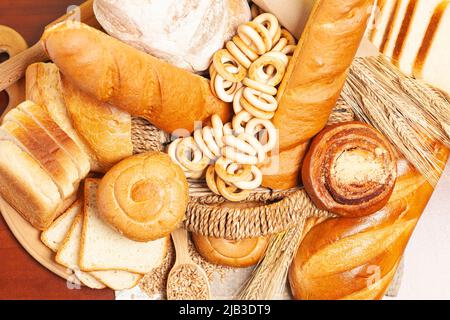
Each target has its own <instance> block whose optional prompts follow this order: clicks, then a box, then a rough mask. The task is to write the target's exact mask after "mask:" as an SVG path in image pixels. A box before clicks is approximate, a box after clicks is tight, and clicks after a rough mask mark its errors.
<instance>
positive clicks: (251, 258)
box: [192, 233, 269, 268]
mask: <svg viewBox="0 0 450 320" xmlns="http://www.w3.org/2000/svg"><path fill="white" fill-rule="evenodd" d="M192 240H193V241H194V244H195V247H196V248H197V251H198V252H199V253H200V255H201V256H202V257H203V258H204V259H205V260H207V261H208V262H211V263H214V264H219V265H224V266H228V267H234V268H245V267H250V266H253V265H255V264H257V263H258V262H259V260H260V259H261V257H262V256H263V254H264V252H265V251H266V248H267V245H268V243H269V241H268V238H267V237H260V238H252V239H244V240H238V241H232V240H225V239H217V238H210V237H205V236H201V235H199V234H195V233H193V234H192Z"/></svg>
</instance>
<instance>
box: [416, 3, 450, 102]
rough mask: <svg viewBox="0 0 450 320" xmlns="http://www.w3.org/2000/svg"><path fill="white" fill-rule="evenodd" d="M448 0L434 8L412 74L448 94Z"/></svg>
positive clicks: (449, 30) (449, 33)
mask: <svg viewBox="0 0 450 320" xmlns="http://www.w3.org/2000/svg"><path fill="white" fill-rule="evenodd" d="M449 49H450V1H443V2H442V3H441V4H440V5H439V6H438V7H437V9H436V10H435V12H434V14H433V16H432V18H431V21H430V25H429V27H428V30H427V32H426V34H425V37H424V42H423V44H422V46H421V48H420V50H419V53H418V55H417V59H416V61H415V65H414V76H416V77H417V78H420V79H424V80H425V81H427V82H428V83H430V84H431V85H433V86H435V87H437V88H439V89H441V90H444V91H445V92H447V94H448V95H450V73H449V70H450V58H449Z"/></svg>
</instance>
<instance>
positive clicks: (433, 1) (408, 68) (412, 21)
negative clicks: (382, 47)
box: [392, 0, 450, 75]
mask: <svg viewBox="0 0 450 320" xmlns="http://www.w3.org/2000/svg"><path fill="white" fill-rule="evenodd" d="M440 3H442V0H417V1H412V2H411V5H409V6H408V10H407V11H406V13H405V18H404V19H403V25H402V28H401V29H400V33H399V35H398V37H397V42H396V44H395V48H394V51H393V53H392V60H393V62H394V63H395V65H397V66H398V67H399V68H400V70H402V71H403V72H404V73H405V74H407V75H412V74H413V67H414V63H415V61H416V57H417V54H418V53H419V49H420V47H421V46H422V43H423V41H424V37H425V33H426V31H427V29H428V26H429V25H430V21H431V17H432V16H433V14H434V12H435V11H436V8H437V6H438V5H439V4H440ZM447 32H450V30H449V29H447Z"/></svg>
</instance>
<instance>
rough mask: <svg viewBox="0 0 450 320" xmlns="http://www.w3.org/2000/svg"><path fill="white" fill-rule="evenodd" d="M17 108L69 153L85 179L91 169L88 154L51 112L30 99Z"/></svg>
mask: <svg viewBox="0 0 450 320" xmlns="http://www.w3.org/2000/svg"><path fill="white" fill-rule="evenodd" d="M17 108H18V109H19V110H21V111H22V112H24V113H26V114H27V115H28V116H29V117H31V118H32V119H33V120H34V121H35V122H36V123H37V124H38V125H39V126H40V127H41V128H42V130H44V131H45V132H46V133H47V134H48V135H49V136H50V137H51V138H52V139H53V141H55V143H56V144H57V145H58V146H59V147H60V148H61V149H62V150H64V151H65V152H66V153H67V155H68V156H69V157H70V159H71V160H72V162H73V163H74V165H75V166H76V167H77V169H78V173H79V176H80V177H81V179H84V178H85V177H86V176H87V174H88V173H89V171H90V164H89V157H88V155H87V154H86V153H85V152H84V151H83V150H82V149H80V148H79V147H78V145H77V144H76V143H75V142H74V141H73V140H72V139H71V138H70V136H69V135H67V134H66V133H65V132H64V130H62V129H61V127H59V126H58V124H57V123H56V122H55V121H53V119H52V118H51V117H50V115H49V113H48V112H47V111H46V110H45V109H44V108H43V107H41V106H39V105H37V104H35V103H32V102H29V101H28V102H24V103H21V104H20V105H19V106H18V107H17Z"/></svg>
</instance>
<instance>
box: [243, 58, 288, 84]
mask: <svg viewBox="0 0 450 320" xmlns="http://www.w3.org/2000/svg"><path fill="white" fill-rule="evenodd" d="M268 66H273V67H274V68H275V74H273V75H271V76H269V77H268V78H267V79H264V77H262V76H261V74H260V72H261V70H264V68H265V67H268ZM285 72H286V64H285V63H284V62H283V60H281V59H279V58H277V57H274V56H273V55H263V56H261V57H260V58H259V59H258V60H256V61H255V62H253V63H252V65H251V66H250V69H249V70H248V77H249V78H250V79H252V80H255V81H257V82H260V83H264V84H267V85H270V86H274V87H275V86H277V85H278V84H280V82H281V81H282V80H283V77H284V74H285Z"/></svg>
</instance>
